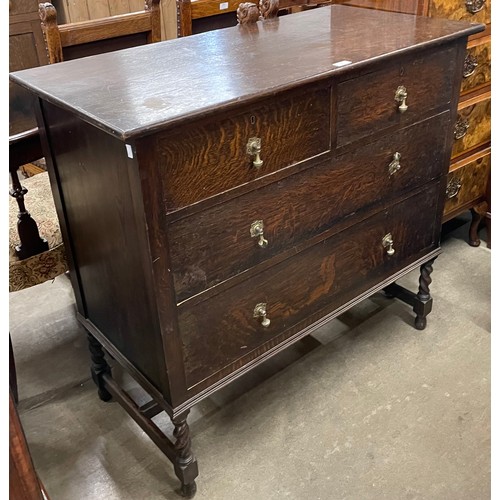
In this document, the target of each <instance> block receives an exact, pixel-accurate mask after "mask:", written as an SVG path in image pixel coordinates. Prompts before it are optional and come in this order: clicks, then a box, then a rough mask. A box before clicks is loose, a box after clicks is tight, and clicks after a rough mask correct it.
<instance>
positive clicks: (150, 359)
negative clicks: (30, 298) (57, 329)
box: [42, 102, 168, 397]
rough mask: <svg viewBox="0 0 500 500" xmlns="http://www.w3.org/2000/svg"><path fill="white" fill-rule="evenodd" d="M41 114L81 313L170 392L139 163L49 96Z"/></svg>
mask: <svg viewBox="0 0 500 500" xmlns="http://www.w3.org/2000/svg"><path fill="white" fill-rule="evenodd" d="M42 112H43V116H44V121H45V133H46V134H47V138H48V143H49V147H50V154H49V155H48V156H49V157H48V165H49V169H51V172H50V173H51V176H52V179H57V189H58V191H59V195H58V197H59V196H60V198H61V205H62V206H60V207H58V216H59V219H60V221H64V227H65V231H66V232H67V233H68V236H69V238H66V239H65V249H66V252H67V253H70V254H71V261H73V262H74V266H75V267H74V268H72V269H70V273H73V274H74V275H75V277H76V281H77V282H78V288H77V292H76V293H78V294H79V295H80V300H79V301H77V302H78V304H79V311H78V312H79V314H80V315H81V316H82V317H83V318H85V320H86V321H88V322H90V323H91V324H92V325H93V326H94V327H95V328H96V329H97V330H98V331H99V332H101V334H102V335H103V336H104V337H106V338H107V339H108V340H109V342H110V343H111V344H113V346H114V347H115V348H116V349H118V351H119V352H120V353H121V354H122V355H123V356H124V357H125V358H126V359H127V360H128V361H129V362H130V363H131V364H132V365H133V366H134V367H135V368H136V369H137V370H138V371H139V372H141V373H142V374H144V376H145V377H146V378H147V379H148V381H149V382H150V383H151V384H152V385H153V386H154V387H156V388H157V389H159V390H160V391H162V392H163V393H164V394H165V396H166V397H168V384H167V383H166V370H165V361H164V356H163V345H162V340H161V336H160V331H159V328H158V322H157V313H156V304H155V298H154V296H153V295H152V291H153V287H152V280H151V271H150V262H149V250H148V240H147V237H146V232H145V221H144V215H143V211H142V202H141V199H140V198H141V197H140V190H138V185H137V182H136V180H135V172H136V166H135V161H134V160H133V159H130V158H129V157H128V156H127V152H126V148H125V144H124V143H123V142H121V141H119V140H118V139H115V138H113V137H112V136H110V135H108V134H106V133H104V132H102V131H100V130H98V129H96V128H94V127H92V126H91V125H88V124H87V123H85V122H83V121H81V120H79V119H78V118H76V117H75V116H74V115H71V114H69V113H67V112H66V111H63V110H62V109H60V108H58V107H55V106H53V105H50V104H48V103H46V102H43V103H42ZM52 184H53V190H54V189H56V188H55V187H54V183H52Z"/></svg>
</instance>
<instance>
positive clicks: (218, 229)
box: [169, 112, 450, 302]
mask: <svg viewBox="0 0 500 500" xmlns="http://www.w3.org/2000/svg"><path fill="white" fill-rule="evenodd" d="M449 119H450V116H449V112H444V113H442V114H440V115H438V116H435V117H433V118H431V119H428V120H425V121H423V122H420V123H418V124H416V125H413V126H411V127H408V128H406V129H403V130H400V131H399V132H397V133H395V134H391V135H390V136H386V137H384V138H382V139H380V140H378V141H376V142H374V143H371V144H366V145H364V146H363V147H361V148H359V149H357V150H356V151H353V152H349V153H347V154H344V155H343V156H341V157H339V158H337V159H335V160H334V161H333V163H331V162H327V163H324V164H322V165H319V166H316V167H313V168H311V169H308V170H305V171H302V172H299V173H297V174H295V175H292V176H289V177H287V178H285V179H283V180H281V181H279V182H277V183H275V184H271V185H268V186H265V187H263V188H261V189H257V190H255V191H253V192H251V193H248V194H246V195H243V196H241V197H239V198H235V199H233V200H231V201H229V202H226V203H223V204H219V205H215V206H213V207H210V208H208V209H206V210H205V211H203V212H202V213H199V214H195V215H193V216H190V217H186V218H184V219H180V220H179V221H176V222H174V223H172V225H171V226H170V228H169V241H170V242H171V250H170V252H171V259H172V266H173V267H172V270H173V273H174V281H175V289H176V295H177V301H178V302H181V301H182V300H185V299H187V298H189V297H190V296H192V295H194V294H196V293H198V292H201V291H203V290H204V289H206V288H210V287H211V286H214V285H216V284H217V283H220V282H221V281H224V280H226V279H228V278H230V277H231V276H234V275H236V274H238V273H241V272H243V271H245V270H247V269H249V268H251V267H253V266H255V265H256V264H258V263H260V262H263V261H265V260H267V259H269V258H271V257H273V256H274V255H277V254H278V253H280V252H283V251H284V250H287V249H289V248H292V247H293V246H294V245H297V244H298V243H300V242H301V241H303V240H305V239H308V238H311V237H313V236H315V235H317V234H320V233H321V232H323V231H325V230H326V229H328V228H330V227H331V226H332V225H333V224H334V223H335V222H337V221H339V220H341V219H343V218H346V217H349V216H350V215H352V214H354V213H355V212H357V211H358V210H361V209H363V208H364V207H367V206H369V205H372V204H375V203H377V202H379V201H380V200H384V201H385V202H386V201H388V200H390V199H391V198H393V197H395V196H397V195H399V194H401V193H404V192H405V191H407V190H409V189H413V188H415V187H417V186H419V185H422V184H425V183H426V182H428V181H430V180H431V179H434V178H436V177H438V176H439V175H441V174H443V173H444V172H445V171H446V164H447V159H446V158H445V157H444V154H443V148H442V137H441V135H440V134H441V131H442V130H445V129H447V128H448V126H449ZM256 226H259V227H260V229H261V230H262V236H261V235H260V234H259V233H258V232H256V230H255V229H256ZM257 229H258V228H257ZM252 234H253V237H252Z"/></svg>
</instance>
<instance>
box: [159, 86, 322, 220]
mask: <svg viewBox="0 0 500 500" xmlns="http://www.w3.org/2000/svg"><path fill="white" fill-rule="evenodd" d="M330 95H331V89H330V88H320V89H318V88H317V87H316V88H315V89H309V90H308V91H307V92H301V93H300V94H297V93H293V94H290V93H289V94H286V95H283V96H280V97H275V98H272V99H267V100H266V101H264V102H261V103H259V104H256V105H254V106H252V107H251V108H247V109H246V111H245V112H241V111H238V113H235V114H233V115H229V116H225V117H222V118H220V119H218V120H213V119H212V120H209V119H207V120H205V122H203V124H202V125H196V126H184V127H179V128H176V129H174V130H173V131H172V132H171V133H168V134H163V135H162V136H160V137H159V139H158V141H157V147H158V162H159V170H160V176H161V177H162V183H163V186H164V190H165V197H164V199H165V204H166V210H167V212H172V211H174V210H177V209H179V208H182V207H185V206H187V205H191V204H193V203H196V202H197V201H199V200H202V199H205V198H209V197H211V196H214V195H216V194H218V193H222V192H224V191H227V190H228V189H231V188H234V187H236V186H239V185H241V184H245V183H247V182H249V181H252V180H255V179H257V178H259V177H262V176H265V175H268V174H270V173H271V172H274V171H276V170H279V169H282V168H285V167H287V166H289V165H293V164H295V163H298V162H301V161H303V160H306V159H308V158H311V157H314V156H316V155H318V154H320V153H323V152H325V151H328V150H329V149H330V114H331V108H330V99H331V98H330ZM253 137H258V138H260V139H261V154H260V157H261V160H262V161H263V164H262V166H261V167H260V168H257V167H255V166H253V158H254V157H252V156H251V155H249V154H248V153H247V144H248V142H249V140H250V139H251V138H253Z"/></svg>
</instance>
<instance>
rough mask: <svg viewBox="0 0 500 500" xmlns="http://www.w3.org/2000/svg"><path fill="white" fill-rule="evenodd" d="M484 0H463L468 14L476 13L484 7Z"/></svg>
mask: <svg viewBox="0 0 500 500" xmlns="http://www.w3.org/2000/svg"><path fill="white" fill-rule="evenodd" d="M485 4H486V0H465V8H466V9H467V12H469V13H470V14H476V13H478V12H479V11H480V10H483V9H484V6H485Z"/></svg>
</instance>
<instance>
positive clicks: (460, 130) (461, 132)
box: [453, 116, 469, 141]
mask: <svg viewBox="0 0 500 500" xmlns="http://www.w3.org/2000/svg"><path fill="white" fill-rule="evenodd" d="M468 129H469V120H467V118H462V117H461V116H459V117H458V118H457V121H456V123H455V127H454V129H453V136H454V137H455V140H457V141H458V140H459V139H461V138H462V137H464V136H465V134H466V133H467V130H468Z"/></svg>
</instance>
